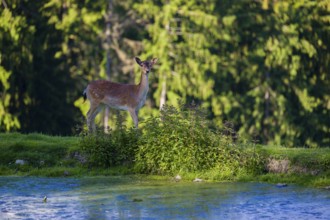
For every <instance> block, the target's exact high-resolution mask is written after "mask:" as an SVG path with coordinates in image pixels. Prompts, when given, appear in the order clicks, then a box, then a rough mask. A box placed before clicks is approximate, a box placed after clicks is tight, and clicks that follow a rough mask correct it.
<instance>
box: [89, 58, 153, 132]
mask: <svg viewBox="0 0 330 220" xmlns="http://www.w3.org/2000/svg"><path fill="white" fill-rule="evenodd" d="M157 60H158V59H157V58H153V59H152V60H150V61H147V60H146V61H141V60H140V58H138V57H135V61H136V63H137V64H139V65H140V67H141V70H142V74H141V80H140V83H139V84H137V85H135V84H121V83H115V82H111V81H107V80H97V81H94V82H91V83H90V84H89V85H88V86H87V88H86V89H85V90H84V93H83V95H84V101H85V100H86V98H87V99H88V100H89V101H90V109H89V111H88V112H87V127H88V130H89V131H90V132H91V131H95V117H96V115H97V114H98V113H99V111H100V110H101V107H102V106H103V105H107V106H109V107H111V108H115V109H119V110H125V111H128V112H129V113H130V115H131V117H132V119H133V121H134V125H135V127H136V128H137V127H138V111H139V109H140V108H141V107H142V106H143V105H144V103H145V101H146V98H147V93H148V90H149V83H148V75H149V73H150V71H151V68H152V66H153V65H154V64H155V63H156V62H157Z"/></svg>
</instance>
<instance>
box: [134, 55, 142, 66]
mask: <svg viewBox="0 0 330 220" xmlns="http://www.w3.org/2000/svg"><path fill="white" fill-rule="evenodd" d="M135 61H136V63H137V64H139V65H140V66H142V61H141V60H140V58H138V57H135Z"/></svg>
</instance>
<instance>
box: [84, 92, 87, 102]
mask: <svg viewBox="0 0 330 220" xmlns="http://www.w3.org/2000/svg"><path fill="white" fill-rule="evenodd" d="M86 90H87V89H85V90H84V92H83V97H84V102H85V101H86V99H87V91H86ZM84 102H83V103H84Z"/></svg>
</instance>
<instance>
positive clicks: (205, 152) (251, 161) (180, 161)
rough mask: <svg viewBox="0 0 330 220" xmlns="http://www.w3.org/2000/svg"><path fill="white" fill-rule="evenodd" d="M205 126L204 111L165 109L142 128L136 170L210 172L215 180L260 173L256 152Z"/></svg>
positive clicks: (151, 171) (229, 134) (192, 107)
mask: <svg viewBox="0 0 330 220" xmlns="http://www.w3.org/2000/svg"><path fill="white" fill-rule="evenodd" d="M208 126H209V122H208V121H207V120H206V118H205V112H203V111H202V109H201V108H200V107H198V106H196V105H194V104H193V105H191V106H188V107H184V106H182V107H181V108H180V109H179V110H178V109H176V108H175V107H173V106H164V107H163V109H162V111H161V115H160V117H154V118H151V119H150V120H149V121H147V123H146V125H145V127H144V134H143V135H142V136H141V138H140V139H139V150H138V152H137V155H136V164H135V165H136V169H137V170H138V172H143V173H155V174H171V175H173V174H176V173H190V172H198V171H204V172H207V171H210V170H213V171H215V172H216V173H217V177H218V178H215V179H228V178H233V177H234V176H235V175H238V173H239V172H240V170H241V169H245V171H246V172H250V173H254V172H260V171H261V169H262V162H261V161H262V160H261V157H260V156H259V155H258V153H256V152H255V151H251V149H250V147H248V146H247V145H246V144H243V143H238V142H237V141H236V142H235V141H234V140H233V137H232V136H231V133H228V131H226V132H220V131H218V130H210V129H209V127H208ZM224 173H226V174H224ZM208 178H209V176H208Z"/></svg>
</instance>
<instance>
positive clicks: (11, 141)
mask: <svg viewBox="0 0 330 220" xmlns="http://www.w3.org/2000/svg"><path fill="white" fill-rule="evenodd" d="M79 140H80V137H59V136H48V135H43V134H35V133H33V134H19V133H0V175H19V176H47V177H62V176H75V177H81V176H100V175H101V176H107V175H132V174H133V175H135V176H136V177H137V178H139V177H140V176H141V175H140V174H137V173H134V169H132V168H131V167H129V166H117V167H111V168H106V169H102V168H89V167H88V166H87V165H86V164H85V165H82V164H81V163H80V162H79V161H78V160H77V159H75V158H73V157H72V156H70V155H72V153H73V152H80V151H81V149H80V148H79ZM256 149H258V150H257V151H258V152H260V153H261V154H262V155H263V157H264V158H265V161H267V160H268V159H269V158H273V159H288V160H290V164H291V165H295V166H299V167H303V168H306V170H318V173H317V175H311V174H308V173H299V174H298V173H294V172H291V173H290V172H288V173H284V174H283V173H281V174H275V173H267V172H264V173H261V174H258V175H252V174H248V173H244V172H242V173H239V175H238V176H235V177H234V178H230V173H231V171H230V170H227V171H226V170H222V171H219V170H217V169H212V170H206V171H200V172H198V173H186V174H182V178H183V180H188V181H191V180H193V179H194V178H202V179H204V180H208V181H219V180H222V181H223V180H224V179H225V180H226V181H258V182H268V183H279V182H281V183H283V182H284V183H288V184H299V185H303V186H312V187H325V186H329V185H330V148H317V149H316V148H313V149H306V148H284V147H276V146H259V147H257V148H256ZM17 159H21V160H25V161H28V164H26V165H16V164H15V161H16V160H17ZM41 161H43V162H42V163H41ZM224 175H227V176H226V178H223V176H224ZM152 178H162V179H163V178H165V179H170V178H173V177H169V176H157V175H156V176H152Z"/></svg>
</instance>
